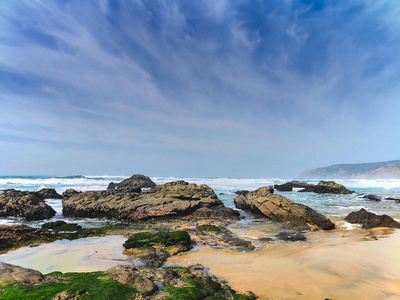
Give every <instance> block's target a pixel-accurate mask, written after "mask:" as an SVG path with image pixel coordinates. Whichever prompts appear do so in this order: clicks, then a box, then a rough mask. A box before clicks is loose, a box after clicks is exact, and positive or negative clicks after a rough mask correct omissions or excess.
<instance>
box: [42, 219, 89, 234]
mask: <svg viewBox="0 0 400 300" xmlns="http://www.w3.org/2000/svg"><path fill="white" fill-rule="evenodd" d="M42 229H43V230H49V229H51V230H53V231H56V232H57V231H79V230H81V229H82V226H80V225H78V224H75V223H67V222H64V221H55V222H48V223H44V224H43V225H42Z"/></svg>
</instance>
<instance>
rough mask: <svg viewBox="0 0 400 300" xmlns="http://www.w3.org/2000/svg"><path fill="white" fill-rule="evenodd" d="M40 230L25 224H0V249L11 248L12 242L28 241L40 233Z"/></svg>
mask: <svg viewBox="0 0 400 300" xmlns="http://www.w3.org/2000/svg"><path fill="white" fill-rule="evenodd" d="M42 234H43V232H42V230H40V229H38V228H32V227H29V226H26V225H13V226H8V225H1V226H0V250H3V249H8V248H12V246H13V244H16V243H20V242H24V241H29V240H31V239H32V238H35V237H38V236H40V235H42Z"/></svg>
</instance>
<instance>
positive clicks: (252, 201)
mask: <svg viewBox="0 0 400 300" xmlns="http://www.w3.org/2000/svg"><path fill="white" fill-rule="evenodd" d="M234 203H235V206H236V207H237V208H240V209H244V210H250V211H252V212H256V213H261V214H262V215H264V216H266V217H267V218H269V219H271V220H274V221H277V222H289V223H290V222H294V223H295V226H296V227H298V226H299V224H303V225H305V224H307V223H309V224H312V225H315V226H318V227H319V228H321V229H324V230H331V229H333V228H335V224H333V223H332V222H331V220H329V219H328V218H327V217H325V216H324V215H322V214H320V213H318V212H316V211H315V210H313V209H312V208H310V207H308V206H306V205H303V204H298V203H295V202H293V201H292V200H290V199H288V198H286V197H284V196H281V195H274V194H273V188H272V187H261V188H259V189H257V190H255V191H253V192H249V193H247V194H242V195H239V196H237V197H236V198H235V199H234ZM286 225H288V224H286Z"/></svg>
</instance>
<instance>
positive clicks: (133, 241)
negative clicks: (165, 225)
mask: <svg viewBox="0 0 400 300" xmlns="http://www.w3.org/2000/svg"><path fill="white" fill-rule="evenodd" d="M156 245H161V246H165V247H168V246H174V245H186V246H190V235H189V234H188V233H187V232H186V231H171V232H170V231H167V232H158V233H152V232H140V233H135V234H133V235H132V236H131V237H130V238H129V239H128V240H127V241H126V242H125V243H124V245H123V246H124V247H125V248H126V249H130V248H142V247H145V248H148V247H152V246H156Z"/></svg>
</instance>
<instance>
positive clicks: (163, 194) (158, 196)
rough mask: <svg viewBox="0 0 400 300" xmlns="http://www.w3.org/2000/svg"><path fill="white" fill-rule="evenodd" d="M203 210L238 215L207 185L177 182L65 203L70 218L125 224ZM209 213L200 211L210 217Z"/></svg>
mask: <svg viewBox="0 0 400 300" xmlns="http://www.w3.org/2000/svg"><path fill="white" fill-rule="evenodd" d="M201 208H207V209H209V210H215V214H216V215H218V214H223V215H224V216H226V217H228V215H229V214H230V213H231V214H232V218H237V215H236V214H237V213H235V212H234V211H231V210H229V209H225V208H224V206H223V204H222V202H221V201H220V200H219V199H218V197H217V196H216V195H215V193H214V191H213V190H212V189H211V188H210V187H208V186H207V185H204V184H203V185H199V186H198V185H196V184H189V183H187V182H185V181H174V182H169V183H166V184H162V185H158V186H156V187H154V188H152V189H150V190H144V191H141V189H140V188H139V187H137V186H136V187H129V188H123V189H117V190H109V191H88V192H83V193H80V194H76V195H73V196H71V197H69V198H66V199H64V200H63V214H64V216H68V217H89V218H94V217H103V218H109V219H117V220H123V221H134V220H145V219H149V218H154V217H166V216H185V215H190V214H192V213H194V214H196V211H197V210H198V209H201ZM209 210H203V211H199V212H198V214H197V216H198V217H200V216H201V215H202V214H204V215H205V216H208V215H210V214H211V213H210V211H209Z"/></svg>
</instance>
